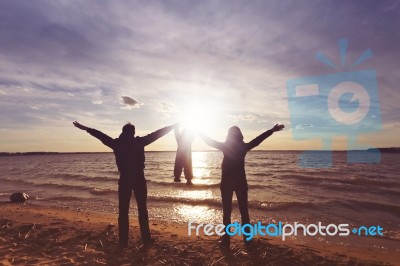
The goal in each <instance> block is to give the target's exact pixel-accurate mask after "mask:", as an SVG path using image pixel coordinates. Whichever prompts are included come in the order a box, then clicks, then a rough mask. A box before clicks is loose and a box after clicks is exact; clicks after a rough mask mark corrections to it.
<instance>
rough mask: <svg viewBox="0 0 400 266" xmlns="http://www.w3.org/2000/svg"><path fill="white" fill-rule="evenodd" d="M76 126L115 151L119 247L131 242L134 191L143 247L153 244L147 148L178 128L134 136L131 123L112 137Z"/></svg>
mask: <svg viewBox="0 0 400 266" xmlns="http://www.w3.org/2000/svg"><path fill="white" fill-rule="evenodd" d="M73 124H74V126H75V127H77V128H79V129H81V130H86V131H87V132H88V133H89V134H90V135H92V136H93V137H95V138H97V139H99V140H100V141H101V142H102V143H103V144H104V145H106V146H108V147H110V148H111V149H112V150H113V151H114V155H115V160H116V164H117V167H118V171H119V173H120V178H119V181H118V201H119V215H118V229H119V244H120V246H121V247H123V248H126V247H127V246H128V240H129V217H128V212H129V203H130V200H131V196H132V191H133V192H134V194H135V198H136V203H137V207H138V215H139V225H140V233H141V236H142V241H143V243H144V244H146V245H148V244H151V243H152V242H153V240H152V238H151V234H150V229H149V217H148V212H147V185H146V179H145V177H144V166H145V164H144V162H145V156H144V147H145V146H147V145H149V144H150V143H152V142H154V141H156V140H157V139H159V138H161V137H162V136H164V135H166V134H167V133H169V132H170V131H171V130H172V129H173V128H174V126H175V125H171V126H167V127H164V128H161V129H159V130H157V131H155V132H153V133H151V134H149V135H147V136H144V137H135V126H134V125H132V124H130V123H128V124H126V125H124V126H123V127H122V133H121V134H120V135H119V137H118V138H115V139H114V138H111V137H110V136H108V135H106V134H104V133H103V132H101V131H99V130H96V129H93V128H88V127H86V126H84V125H82V124H79V123H78V122H76V121H75V122H73Z"/></svg>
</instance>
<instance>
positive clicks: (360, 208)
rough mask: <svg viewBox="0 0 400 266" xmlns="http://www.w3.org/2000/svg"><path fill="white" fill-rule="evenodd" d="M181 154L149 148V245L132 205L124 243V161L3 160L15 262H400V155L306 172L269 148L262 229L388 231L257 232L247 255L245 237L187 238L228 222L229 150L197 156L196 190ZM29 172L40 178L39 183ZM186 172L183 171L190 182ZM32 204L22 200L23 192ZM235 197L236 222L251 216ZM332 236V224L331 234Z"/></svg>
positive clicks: (342, 159) (255, 195)
mask: <svg viewBox="0 0 400 266" xmlns="http://www.w3.org/2000/svg"><path fill="white" fill-rule="evenodd" d="M174 155H175V153H174V152H147V153H146V168H145V175H146V179H147V187H148V200H147V206H148V210H149V218H150V229H151V231H152V235H153V237H155V239H156V242H155V243H154V244H153V245H152V246H151V247H144V246H143V245H142V242H141V240H140V237H139V228H138V223H137V220H136V219H137V206H136V202H135V199H134V197H132V200H131V205H130V212H129V215H130V219H131V222H130V225H131V230H130V242H129V248H128V249H127V250H123V251H121V250H120V249H119V248H118V245H117V243H118V238H117V232H118V226H117V217H118V192H117V189H118V177H119V175H118V171H117V169H116V167H115V163H114V156H113V154H110V153H100V154H58V155H32V156H16V157H14V156H11V157H0V172H1V173H2V175H0V182H1V188H0V203H1V204H0V220H1V224H0V229H1V235H0V244H1V251H0V252H1V254H0V259H1V263H2V264H5V265H10V264H11V265H21V264H30V265H42V264H51V265H60V264H63V263H64V264H89V265H92V264H94V265H95V264H106V265H124V264H128V265H129V264H133V265H140V264H145V265H153V264H156V265H157V264H158V265H171V264H172V265H174V264H178V265H185V264H186V265H193V264H195V265H196V264H197V265H213V264H216V265H219V264H221V265H224V264H228V265H235V264H239V265H240V264H242V265H248V264H254V265H314V264H321V265H336V264H343V265H359V264H360V265H365V264H367V265H384V264H392V265H396V264H400V262H399V259H398V258H399V257H400V250H399V243H400V242H399V239H400V233H399V232H400V228H399V224H400V223H399V221H400V217H399V213H400V212H399V210H400V206H399V205H398V202H399V199H400V192H399V191H398V187H399V179H398V176H397V174H396V173H397V172H398V170H399V166H398V164H397V163H396V162H397V161H398V158H399V155H398V154H389V153H383V157H382V162H381V163H380V164H369V165H347V164H346V153H345V152H334V154H333V157H334V163H335V165H334V166H333V167H332V168H323V169H304V168H300V167H299V166H298V165H297V164H296V158H297V155H298V152H290V151H258V152H250V153H249V155H248V156H247V158H246V170H247V180H248V184H249V192H248V193H249V212H250V218H251V223H252V224H256V223H258V222H261V223H262V224H264V225H266V224H275V225H277V224H279V223H282V224H291V225H293V224H295V223H301V224H304V225H311V224H318V223H322V224H323V225H325V226H326V225H329V224H335V225H340V224H343V223H345V224H348V226H347V227H348V229H349V230H353V229H354V228H361V227H362V226H365V227H368V228H370V227H377V226H379V227H381V228H383V230H382V235H366V232H365V231H363V232H362V233H361V234H356V233H352V232H350V234H349V235H347V236H342V237H339V236H338V235H337V234H336V235H335V236H328V235H325V236H323V235H321V234H317V235H314V236H312V235H306V236H304V235H302V232H304V231H299V235H297V236H295V235H291V236H288V237H287V238H286V239H285V241H283V240H282V238H281V237H276V236H275V237H274V236H270V235H267V236H260V235H256V236H255V244H256V245H255V249H254V250H251V251H250V250H247V249H245V247H244V245H243V241H242V239H241V237H239V236H235V237H234V238H233V239H234V240H233V242H232V243H231V252H228V253H226V252H222V251H221V250H220V249H219V247H218V240H219V238H218V237H217V236H205V235H200V236H199V237H196V236H194V235H192V236H188V223H189V222H190V221H191V222H193V223H194V224H206V223H208V224H212V225H217V224H220V223H222V208H221V198H220V191H219V181H220V175H221V173H220V162H221V154H220V153H218V152H193V172H194V179H193V183H194V185H193V186H187V185H185V182H184V181H185V180H184V179H183V180H182V183H175V182H173V174H172V169H173V162H174ZM28 177H29V178H28ZM182 178H183V177H182ZM18 191H20V192H25V193H27V194H29V195H30V199H29V201H28V202H27V203H25V204H22V205H21V204H12V203H10V201H9V196H10V194H11V193H13V192H18ZM240 220H241V219H240V213H239V211H238V207H237V201H236V197H235V196H234V208H233V212H232V222H233V223H234V222H236V221H239V222H240ZM331 232H332V230H331Z"/></svg>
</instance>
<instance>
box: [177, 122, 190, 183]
mask: <svg viewBox="0 0 400 266" xmlns="http://www.w3.org/2000/svg"><path fill="white" fill-rule="evenodd" d="M174 130H175V138H176V143H177V144H178V149H177V151H176V157H175V166H174V176H175V179H174V181H175V182H181V174H182V170H183V173H184V174H185V179H186V184H187V185H193V183H192V179H193V169H192V143H193V140H194V137H195V135H194V133H193V132H192V131H190V130H188V129H183V130H182V132H181V133H179V127H178V126H176V127H175V128H174Z"/></svg>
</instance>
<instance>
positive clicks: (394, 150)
mask: <svg viewBox="0 0 400 266" xmlns="http://www.w3.org/2000/svg"><path fill="white" fill-rule="evenodd" d="M378 149H379V150H380V151H381V152H383V153H400V147H390V148H378ZM210 151H216V150H200V151H194V152H210ZM263 151H269V152H302V151H304V150H254V151H252V152H263ZM310 151H326V150H310ZM333 151H335V152H338V151H339V152H340V151H342V152H343V151H346V150H333ZM151 152H174V151H146V153H151ZM104 153H112V152H111V151H110V152H46V151H34V152H0V157H2V156H33V155H63V154H104Z"/></svg>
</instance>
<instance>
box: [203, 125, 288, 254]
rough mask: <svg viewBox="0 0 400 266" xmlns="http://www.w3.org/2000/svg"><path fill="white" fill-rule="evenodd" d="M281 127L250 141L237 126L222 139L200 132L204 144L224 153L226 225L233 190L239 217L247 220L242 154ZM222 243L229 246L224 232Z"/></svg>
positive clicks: (223, 192) (230, 210)
mask: <svg viewBox="0 0 400 266" xmlns="http://www.w3.org/2000/svg"><path fill="white" fill-rule="evenodd" d="M283 128H284V125H278V124H276V125H275V126H274V127H273V128H271V129H270V130H267V131H265V132H264V133H262V134H261V135H259V136H258V137H256V138H255V139H253V140H252V141H250V142H249V143H245V142H244V141H243V134H242V132H241V131H240V128H239V127H237V126H233V127H231V128H230V129H229V131H228V135H227V137H226V140H225V142H218V141H215V140H212V139H210V138H209V137H207V136H206V135H204V134H200V137H201V138H202V139H203V140H204V141H205V142H206V143H207V145H209V146H211V147H213V148H216V149H218V150H220V151H222V152H223V153H224V159H223V160H222V166H221V168H222V178H221V187H220V188H221V196H222V208H223V223H224V225H225V226H227V225H228V224H230V223H231V213H232V196H233V192H235V193H236V198H237V201H238V205H239V211H240V215H241V217H242V225H243V224H248V223H250V217H249V210H248V197H247V190H248V186H247V180H246V172H245V170H244V157H245V156H246V153H247V152H248V151H250V150H251V149H253V148H254V147H256V146H258V145H259V144H260V143H261V142H263V141H264V140H265V139H266V138H268V137H269V136H271V135H272V134H273V133H274V132H276V131H280V130H282V129H283ZM244 241H245V244H246V245H247V244H249V242H248V241H246V240H245V239H244ZM221 245H222V246H224V247H229V245H230V237H229V235H227V234H225V235H224V236H223V237H222V241H221Z"/></svg>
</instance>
